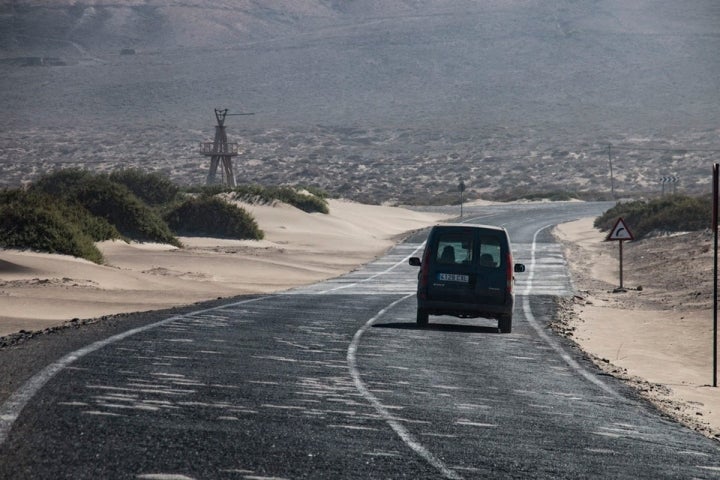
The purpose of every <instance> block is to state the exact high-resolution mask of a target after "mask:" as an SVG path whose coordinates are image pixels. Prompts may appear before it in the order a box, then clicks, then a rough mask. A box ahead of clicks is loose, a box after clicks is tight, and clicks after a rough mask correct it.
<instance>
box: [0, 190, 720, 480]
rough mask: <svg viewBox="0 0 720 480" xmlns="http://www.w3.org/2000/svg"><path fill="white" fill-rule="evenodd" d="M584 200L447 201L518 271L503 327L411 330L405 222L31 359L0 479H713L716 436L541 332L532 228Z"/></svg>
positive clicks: (2, 449) (8, 411)
mask: <svg viewBox="0 0 720 480" xmlns="http://www.w3.org/2000/svg"><path fill="white" fill-rule="evenodd" d="M604 208H606V205H601V204H582V203H562V204H532V205H506V206H499V207H471V208H468V209H466V210H465V214H466V215H465V220H466V221H469V220H472V221H477V222H482V223H492V224H498V225H504V226H505V227H506V228H507V229H508V230H509V232H510V235H511V238H512V240H513V245H514V249H515V260H516V261H519V262H523V263H526V264H527V265H528V272H526V273H525V274H522V276H520V275H518V282H517V292H518V296H517V305H516V310H515V321H514V329H513V333H512V334H509V335H501V334H498V333H497V328H496V322H495V321H486V320H482V319H480V320H460V319H454V318H452V317H431V323H430V325H429V327H428V328H426V329H419V328H417V326H416V324H415V321H414V320H415V315H414V313H415V299H414V289H415V275H416V274H417V270H416V269H414V268H412V267H409V266H408V265H407V258H408V257H409V256H411V255H413V254H416V252H418V251H419V250H420V248H421V247H422V241H423V235H422V234H418V235H415V236H413V237H411V238H409V239H408V240H407V242H406V243H403V244H400V245H397V246H396V247H395V248H393V249H392V250H391V251H390V252H388V254H387V255H385V256H383V257H382V258H380V259H378V260H377V261H375V262H373V263H371V264H369V265H366V266H365V267H363V268H361V269H358V270H357V271H354V272H352V273H350V274H348V275H345V276H343V277H339V278H337V279H334V280H331V281H328V282H323V283H320V284H316V285H312V286H308V287H304V288H299V289H295V290H292V291H288V292H285V293H283V294H278V295H269V296H263V297H254V298H248V299H242V300H238V301H234V302H232V303H229V304H223V305H218V306H215V307H212V308H205V309H202V310H198V311H188V312H184V313H181V314H176V315H168V316H166V317H165V318H160V319H155V321H148V322H144V323H142V322H141V323H140V324H138V325H136V326H135V328H133V329H130V330H125V331H122V332H117V333H115V334H114V335H110V336H107V337H104V338H101V339H97V340H96V341H94V342H89V343H88V344H87V345H85V346H83V347H82V348H79V349H77V348H75V349H73V350H71V351H69V352H65V355H64V356H63V355H58V357H57V358H58V359H57V360H54V359H48V360H47V361H46V364H45V366H44V367H43V368H42V369H38V371H37V373H35V374H34V376H32V377H31V378H30V379H29V380H27V381H26V382H24V383H23V385H22V386H20V387H19V388H17V389H16V390H15V391H14V393H13V394H12V395H10V396H9V397H8V398H7V399H6V400H5V401H4V402H3V403H2V405H1V406H0V478H13V479H15V478H17V479H24V478H27V479H31V478H32V479H38V478H41V479H44V478H48V479H50V478H52V479H56V478H73V479H84V478H139V479H215V478H218V479H220V478H222V479H225V478H227V479H235V478H238V479H241V478H247V479H295V478H313V479H315V478H358V479H366V478H412V479H424V478H427V479H431V478H432V479H436V478H448V479H462V478H467V479H470V478H523V479H526V478H548V479H550V478H552V479H557V478H568V479H571V478H572V479H576V478H627V479H631V478H632V479H636V478H653V479H656V478H668V479H673V478H720V456H719V455H718V453H720V451H719V450H718V445H717V443H715V442H712V441H711V440H709V439H706V438H705V437H702V436H701V435H699V434H697V433H694V432H692V431H690V430H688V429H686V428H684V427H682V426H680V425H678V424H676V423H674V422H672V421H670V420H668V419H667V418H665V417H663V416H662V415H661V414H659V413H658V412H657V411H656V410H655V409H654V408H652V407H651V406H650V405H648V404H647V403H645V402H644V401H642V400H641V399H639V398H638V397H637V396H636V395H635V394H634V393H633V392H632V391H631V390H629V389H628V388H626V387H625V386H624V385H623V384H622V383H620V382H618V381H616V380H615V379H613V378H611V377H607V376H604V375H603V374H602V373H601V372H600V371H599V370H598V369H596V368H595V367H594V366H593V365H592V363H591V362H589V361H588V360H587V359H586V358H585V357H584V356H583V355H582V354H581V353H580V352H578V351H577V350H576V349H574V348H573V347H572V345H570V344H569V343H568V342H566V341H565V340H563V339H561V338H558V337H556V336H555V335H554V334H553V333H552V332H550V331H549V330H548V329H547V327H546V325H547V323H548V321H549V320H550V319H551V318H552V315H553V314H554V311H555V303H554V298H555V297H556V296H562V295H569V294H571V293H572V284H571V282H570V280H569V278H568V275H567V269H566V264H565V260H564V258H563V255H562V251H561V249H560V247H559V246H558V245H557V244H556V243H554V241H553V240H552V238H551V236H550V233H549V230H550V226H551V225H554V224H556V223H559V222H562V221H567V220H572V219H575V218H579V217H584V216H588V215H594V214H597V213H599V212H601V211H602V210H603V209H604ZM76 333H78V335H81V333H79V332H76ZM52 351H57V349H55V350H52Z"/></svg>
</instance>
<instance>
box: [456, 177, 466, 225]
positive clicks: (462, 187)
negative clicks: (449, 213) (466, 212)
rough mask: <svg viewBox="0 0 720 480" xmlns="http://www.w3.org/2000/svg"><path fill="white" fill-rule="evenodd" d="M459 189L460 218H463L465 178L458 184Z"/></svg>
mask: <svg viewBox="0 0 720 480" xmlns="http://www.w3.org/2000/svg"><path fill="white" fill-rule="evenodd" d="M458 190H460V218H461V219H462V218H463V192H464V191H465V182H463V179H462V178H461V179H460V183H459V184H458Z"/></svg>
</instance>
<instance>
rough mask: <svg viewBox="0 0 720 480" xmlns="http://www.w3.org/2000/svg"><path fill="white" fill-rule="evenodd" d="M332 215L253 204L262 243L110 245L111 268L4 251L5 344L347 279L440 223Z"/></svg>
mask: <svg viewBox="0 0 720 480" xmlns="http://www.w3.org/2000/svg"><path fill="white" fill-rule="evenodd" d="M329 203H330V214H329V215H323V214H309V213H305V212H302V211H301V210H298V209H296V208H294V207H291V206H288V205H285V204H280V205H276V206H257V205H244V207H245V208H247V209H248V210H249V211H251V213H252V214H253V215H254V216H255V218H256V219H257V221H258V223H259V224H260V227H261V228H262V229H263V230H264V231H265V234H266V237H265V240H262V241H250V240H227V239H213V238H196V237H181V241H182V242H183V245H184V248H182V249H178V248H175V247H171V246H168V245H158V244H147V243H131V244H128V243H125V242H120V241H108V242H102V243H100V244H99V247H100V249H101V251H102V252H103V255H104V256H105V259H106V265H96V264H94V263H91V262H88V261H86V260H81V259H78V258H74V257H70V256H65V255H50V254H44V253H34V252H20V251H14V250H3V251H0V312H1V313H0V336H2V335H8V334H11V333H15V332H18V331H20V330H29V331H32V330H41V329H44V328H47V327H51V326H55V325H58V324H61V323H64V322H65V321H68V320H71V319H73V318H93V317H98V316H102V315H108V314H113V313H121V312H134V311H146V310H154V309H161V308H167V307H171V306H174V305H186V304H190V303H193V302H197V301H202V300H209V299H214V298H217V297H230V296H235V295H242V294H250V293H270V292H277V291H281V290H286V289H289V288H292V287H296V286H299V285H304V284H309V283H314V282H318V281H321V280H324V279H327V278H331V277H335V276H338V275H341V274H343V273H345V272H348V271H350V270H352V269H353V268H355V267H357V265H360V264H363V263H366V262H368V261H370V260H372V259H374V258H375V257H377V256H379V255H381V254H382V253H383V252H384V251H385V250H387V249H388V248H390V247H391V246H392V245H393V244H394V243H395V241H396V240H397V236H398V235H402V234H403V233H405V232H408V231H410V230H414V229H417V228H422V227H425V226H428V225H431V224H433V223H435V222H436V221H437V220H438V219H440V218H442V216H441V215H436V214H429V213H418V212H413V211H410V210H406V209H401V208H394V207H380V206H368V205H361V204H356V203H352V202H347V201H342V200H330V202H329Z"/></svg>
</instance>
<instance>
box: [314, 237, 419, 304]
mask: <svg viewBox="0 0 720 480" xmlns="http://www.w3.org/2000/svg"><path fill="white" fill-rule="evenodd" d="M424 246H425V242H423V243H421V244H420V246H419V247H417V248H416V249H415V250H413V251H412V253H411V254H410V255H407V256H406V257H404V258H403V259H402V260H400V261H399V262H397V263H395V264H394V265H393V266H392V267H389V268H386V269H385V270H383V271H382V272H378V273H376V274H375V275H371V276H369V277H367V278H364V279H362V280H360V281H358V282H355V283H348V284H346V285H341V286H339V287H335V288H330V289H328V290H323V291H321V292H318V293H319V294H320V295H323V294H325V293H330V292H335V291H337V290H342V289H345V288H352V287H356V286H357V285H359V284H361V283H365V282H369V281H370V280H373V279H375V278H377V277H379V276H381V275H387V274H388V273H390V272H391V271H393V270H395V269H396V268H397V267H399V266H400V265H403V264H405V263H407V262H408V260H409V259H410V257H413V256H415V254H416V253H417V252H419V251H420V249H422V248H423V247H424Z"/></svg>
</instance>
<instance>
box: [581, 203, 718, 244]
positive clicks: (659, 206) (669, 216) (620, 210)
mask: <svg viewBox="0 0 720 480" xmlns="http://www.w3.org/2000/svg"><path fill="white" fill-rule="evenodd" d="M711 216H712V199H711V198H710V196H702V197H691V196H687V195H667V196H664V197H660V198H656V199H653V200H649V201H646V200H636V201H632V202H623V203H618V204H617V205H615V206H614V207H612V208H611V209H609V210H608V211H606V212H605V213H603V214H602V215H601V216H599V217H598V218H596V219H595V222H594V225H595V227H596V228H599V229H600V230H602V231H607V230H610V229H611V228H612V227H613V225H614V224H615V222H616V221H617V219H618V217H622V218H623V220H625V222H626V224H627V225H628V226H629V227H630V229H631V230H632V232H633V234H634V236H635V238H636V239H640V238H643V237H646V236H648V235H649V234H651V233H670V232H687V231H698V230H704V229H706V228H709V227H710V223H711V222H710V221H711Z"/></svg>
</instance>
